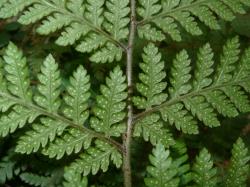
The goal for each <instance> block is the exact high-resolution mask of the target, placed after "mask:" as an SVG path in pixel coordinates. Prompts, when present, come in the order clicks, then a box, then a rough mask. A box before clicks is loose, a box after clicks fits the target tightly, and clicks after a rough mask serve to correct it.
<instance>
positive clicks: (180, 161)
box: [171, 140, 192, 186]
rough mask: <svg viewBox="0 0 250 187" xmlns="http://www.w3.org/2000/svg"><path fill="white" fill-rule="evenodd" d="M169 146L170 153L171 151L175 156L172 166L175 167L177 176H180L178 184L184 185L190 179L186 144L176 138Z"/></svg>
mask: <svg viewBox="0 0 250 187" xmlns="http://www.w3.org/2000/svg"><path fill="white" fill-rule="evenodd" d="M171 148H172V150H173V152H171V153H173V154H172V155H174V156H175V158H176V159H175V160H174V161H173V164H172V165H173V167H174V168H177V172H178V176H179V178H180V184H179V185H181V186H185V185H187V184H188V183H189V182H190V181H191V180H192V174H191V172H190V164H189V162H188V161H189V157H188V153H187V151H188V149H187V146H186V144H185V143H184V142H183V141H182V140H177V141H176V142H175V144H174V145H173V146H172V147H171Z"/></svg>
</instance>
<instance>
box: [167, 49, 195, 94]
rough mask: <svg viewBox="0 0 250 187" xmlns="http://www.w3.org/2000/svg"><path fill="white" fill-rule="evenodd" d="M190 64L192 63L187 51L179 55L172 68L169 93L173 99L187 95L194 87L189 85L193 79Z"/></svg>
mask: <svg viewBox="0 0 250 187" xmlns="http://www.w3.org/2000/svg"><path fill="white" fill-rule="evenodd" d="M190 63H191V61H190V59H189V56H188V54H187V52H186V51H185V50H183V51H181V52H180V53H179V54H177V56H176V59H175V60H174V62H173V67H172V68H171V78H170V83H171V87H170V88H169V93H170V95H171V97H172V98H174V97H177V96H180V95H183V94H187V93H188V92H189V91H190V90H191V88H192V87H191V85H190V84H188V81H189V80H190V79H191V74H190V71H191V66H190Z"/></svg>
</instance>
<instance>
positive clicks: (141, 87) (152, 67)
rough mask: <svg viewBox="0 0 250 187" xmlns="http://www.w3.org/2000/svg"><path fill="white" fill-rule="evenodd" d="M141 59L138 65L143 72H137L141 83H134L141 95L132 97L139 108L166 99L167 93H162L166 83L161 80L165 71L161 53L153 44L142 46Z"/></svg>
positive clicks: (149, 106) (150, 105)
mask: <svg viewBox="0 0 250 187" xmlns="http://www.w3.org/2000/svg"><path fill="white" fill-rule="evenodd" d="M143 61H144V63H140V67H141V69H142V70H143V72H144V73H141V74H139V78H140V80H141V82H142V83H138V84H137V85H136V87H137V90H138V91H139V92H140V94H142V95H143V97H134V98H133V102H134V104H135V106H137V107H138V108H139V109H148V108H151V107H152V106H154V105H159V104H161V103H162V102H163V101H165V100H166V98H167V94H166V93H162V91H163V90H164V89H165V88H166V87H167V83H166V82H163V79H164V78H165V77H166V73H165V72H164V71H163V69H164V62H163V61H161V54H160V53H159V52H158V49H157V48H156V47H155V46H154V45H153V44H149V45H148V46H147V47H145V48H144V54H143Z"/></svg>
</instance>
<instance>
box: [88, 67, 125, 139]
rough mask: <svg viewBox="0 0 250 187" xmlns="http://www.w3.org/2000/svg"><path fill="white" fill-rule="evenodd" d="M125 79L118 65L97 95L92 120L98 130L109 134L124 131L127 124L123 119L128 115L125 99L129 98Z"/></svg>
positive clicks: (117, 133)
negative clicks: (125, 110)
mask: <svg viewBox="0 0 250 187" xmlns="http://www.w3.org/2000/svg"><path fill="white" fill-rule="evenodd" d="M125 80H126V78H125V76H123V73H122V71H121V69H120V68H119V67H118V66H117V67H116V68H115V69H114V70H113V71H112V72H111V73H110V76H109V77H108V78H106V84H107V85H102V86H101V93H102V95H100V96H98V97H97V106H96V107H95V108H94V113H95V117H92V118H91V120H90V123H91V127H92V128H94V129H95V130H96V131H97V132H103V133H105V134H106V135H107V136H120V134H121V133H122V132H124V130H125V125H124V124H123V122H122V121H123V119H124V118H125V116H126V113H125V112H124V109H125V107H126V103H125V102H124V100H125V99H126V98H127V93H126V92H125V90H126V88H127V85H126V84H125Z"/></svg>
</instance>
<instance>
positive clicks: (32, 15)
mask: <svg viewBox="0 0 250 187" xmlns="http://www.w3.org/2000/svg"><path fill="white" fill-rule="evenodd" d="M53 11H54V9H53V8H51V7H48V6H46V5H43V4H34V5H33V6H31V7H29V8H28V10H27V11H25V12H24V13H23V15H21V17H20V18H19V19H18V22H19V23H21V24H23V25H29V24H31V23H35V22H36V21H38V20H40V19H42V18H43V17H45V16H48V15H50V14H51V13H52V12H53Z"/></svg>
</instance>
